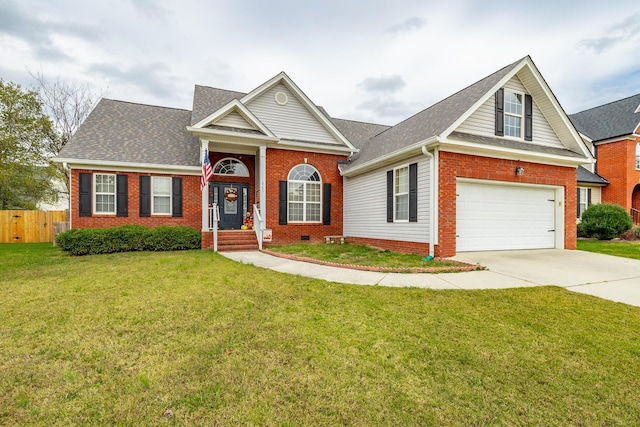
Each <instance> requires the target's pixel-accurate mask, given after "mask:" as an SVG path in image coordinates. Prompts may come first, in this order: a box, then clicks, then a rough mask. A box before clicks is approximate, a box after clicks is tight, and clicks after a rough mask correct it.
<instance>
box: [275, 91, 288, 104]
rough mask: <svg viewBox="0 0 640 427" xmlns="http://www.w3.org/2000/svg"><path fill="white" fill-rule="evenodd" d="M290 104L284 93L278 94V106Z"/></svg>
mask: <svg viewBox="0 0 640 427" xmlns="http://www.w3.org/2000/svg"><path fill="white" fill-rule="evenodd" d="M287 102H289V97H288V96H287V94H286V93H284V92H276V104H278V105H287Z"/></svg>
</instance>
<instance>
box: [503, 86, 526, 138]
mask: <svg viewBox="0 0 640 427" xmlns="http://www.w3.org/2000/svg"><path fill="white" fill-rule="evenodd" d="M523 110H524V108H523V95H522V94H521V93H515V92H511V91H508V90H505V91H504V136H513V137H515V138H522V121H523V114H524V113H523Z"/></svg>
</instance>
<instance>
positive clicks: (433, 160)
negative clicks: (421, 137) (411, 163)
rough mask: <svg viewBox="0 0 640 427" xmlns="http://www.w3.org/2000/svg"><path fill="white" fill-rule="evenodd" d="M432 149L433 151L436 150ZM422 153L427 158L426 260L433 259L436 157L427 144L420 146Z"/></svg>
mask: <svg viewBox="0 0 640 427" xmlns="http://www.w3.org/2000/svg"><path fill="white" fill-rule="evenodd" d="M436 150H437V148H436V149H434V151H436ZM422 154H424V155H425V156H427V157H428V158H429V185H430V188H429V199H430V200H429V209H430V212H429V256H428V257H426V259H427V261H430V260H432V259H433V257H434V255H435V243H434V242H435V233H436V216H435V215H436V192H437V190H438V189H437V187H438V186H437V185H436V158H435V156H434V155H433V154H431V153H430V152H429V150H427V145H426V144H425V145H423V146H422Z"/></svg>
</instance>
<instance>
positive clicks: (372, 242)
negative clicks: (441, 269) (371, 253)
mask: <svg viewBox="0 0 640 427" xmlns="http://www.w3.org/2000/svg"><path fill="white" fill-rule="evenodd" d="M346 241H347V242H348V243H354V244H356V245H366V246H370V247H372V248H378V249H385V250H390V251H395V252H400V253H404V254H418V255H423V256H427V255H429V244H428V243H419V242H405V241H402V240H384V239H370V238H367V237H351V236H348V237H347V240H346Z"/></svg>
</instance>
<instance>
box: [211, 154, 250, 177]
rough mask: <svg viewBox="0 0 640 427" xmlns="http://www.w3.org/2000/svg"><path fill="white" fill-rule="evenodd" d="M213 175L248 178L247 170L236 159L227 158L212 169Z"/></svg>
mask: <svg viewBox="0 0 640 427" xmlns="http://www.w3.org/2000/svg"><path fill="white" fill-rule="evenodd" d="M213 174H214V175H232V176H249V169H247V167H246V166H245V165H244V163H242V162H241V161H240V160H238V159H234V158H232V157H227V158H224V159H222V160H220V161H219V162H218V163H216V165H215V166H214V167H213Z"/></svg>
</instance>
